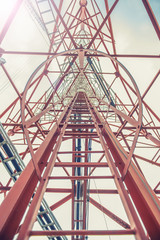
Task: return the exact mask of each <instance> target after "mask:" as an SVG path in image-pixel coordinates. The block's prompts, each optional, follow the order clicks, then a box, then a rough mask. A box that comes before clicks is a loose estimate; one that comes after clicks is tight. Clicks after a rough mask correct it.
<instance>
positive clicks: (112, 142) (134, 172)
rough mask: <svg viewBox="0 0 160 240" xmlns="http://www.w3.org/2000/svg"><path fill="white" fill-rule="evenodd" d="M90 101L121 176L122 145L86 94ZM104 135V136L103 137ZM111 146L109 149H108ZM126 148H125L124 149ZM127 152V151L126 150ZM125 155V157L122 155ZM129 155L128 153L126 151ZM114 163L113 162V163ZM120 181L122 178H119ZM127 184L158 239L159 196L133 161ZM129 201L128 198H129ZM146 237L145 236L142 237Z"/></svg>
mask: <svg viewBox="0 0 160 240" xmlns="http://www.w3.org/2000/svg"><path fill="white" fill-rule="evenodd" d="M85 97H86V99H87V101H88V106H89V107H90V111H91V114H92V118H93V119H95V120H94V121H95V126H96V129H97V132H99V137H100V139H101V143H102V146H103V148H104V149H105V151H106V152H107V155H108V158H110V161H111V162H113V160H112V159H114V161H115V164H116V166H117V167H118V169H119V171H120V173H121V177H122V173H123V169H124V166H125V160H126V161H127V158H126V159H125V158H124V155H123V154H122V151H121V149H122V146H121V145H120V143H119V142H118V140H117V139H116V137H115V135H114V134H113V133H112V131H111V129H110V127H109V125H107V124H106V123H104V124H102V123H103V119H102V117H101V116H100V114H99V113H98V111H97V109H96V108H95V107H94V106H93V105H92V104H91V102H90V100H89V99H88V98H87V96H85ZM98 123H101V124H102V126H103V127H102V128H101V129H100V128H99V127H98ZM101 136H103V138H102V137H101ZM108 148H109V151H108ZM123 150H124V149H123ZM124 152H125V151H124ZM122 155H123V157H122ZM126 156H127V153H126ZM112 164H113V163H112ZM119 181H120V179H119ZM125 184H126V186H127V188H128V191H129V193H130V195H131V198H132V200H133V201H134V203H135V206H136V208H137V210H138V213H139V214H140V216H141V219H142V221H143V223H144V225H145V227H146V229H147V232H148V234H149V236H150V237H151V239H152V240H158V239H159V236H160V205H159V201H158V198H157V197H156V195H155V193H154V192H153V190H152V189H151V187H150V186H149V185H148V183H147V181H146V179H145V178H144V176H143V175H142V174H141V172H140V171H139V170H138V169H137V167H136V166H135V164H134V163H133V162H132V163H131V165H130V167H129V169H128V173H127V175H126V178H125ZM127 202H128V200H127ZM132 217H133V218H134V217H136V213H134V214H133V215H132ZM134 222H135V224H136V228H137V229H138V228H139V226H138V224H137V220H136V221H134ZM142 239H144V238H142Z"/></svg>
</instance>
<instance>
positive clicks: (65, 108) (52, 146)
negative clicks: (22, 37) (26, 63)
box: [0, 0, 160, 240]
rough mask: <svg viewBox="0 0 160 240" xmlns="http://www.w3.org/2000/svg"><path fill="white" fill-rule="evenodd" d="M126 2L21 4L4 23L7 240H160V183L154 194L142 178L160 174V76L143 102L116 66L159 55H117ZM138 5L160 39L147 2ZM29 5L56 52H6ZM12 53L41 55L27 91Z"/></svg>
mask: <svg viewBox="0 0 160 240" xmlns="http://www.w3.org/2000/svg"><path fill="white" fill-rule="evenodd" d="M119 2H121V0H115V1H110V5H109V3H108V1H107V0H104V2H103V7H102V6H101V4H102V1H101V3H100V1H98V0H97V1H96V0H90V1H89V0H88V1H87V0H80V1H77V0H70V1H67V3H66V1H63V0H60V1H54V0H35V1H31V0H26V1H22V0H17V2H16V4H15V6H14V8H13V10H12V12H11V14H10V15H9V17H8V19H7V20H6V23H5V24H4V27H3V28H2V31H1V35H0V43H1V44H2V45H1V46H2V48H1V49H0V54H1V58H0V65H1V70H2V74H3V75H2V76H3V78H4V79H7V80H8V81H9V82H10V84H11V85H12V87H13V89H14V90H15V93H16V94H17V97H16V98H15V100H14V101H13V102H12V103H10V105H9V106H8V107H7V108H6V109H5V110H4V111H3V112H2V113H1V122H2V124H1V125H0V170H1V169H3V174H2V176H5V175H6V176H5V178H6V179H7V180H6V183H5V184H4V183H3V179H0V181H1V182H0V193H1V194H0V195H1V197H3V198H4V199H3V201H2V204H1V206H0V239H3V240H5V239H6V240H8V239H18V240H20V239H21V240H22V239H23V240H24V239H29V238H32V237H34V236H45V237H46V238H48V239H56V240H63V239H64V240H67V239H71V240H76V239H82V240H86V239H92V237H93V239H95V238H94V236H96V238H97V237H98V239H106V237H107V236H108V237H109V238H108V239H122V238H121V236H122V235H123V239H137V240H144V239H148V240H149V239H151V240H158V239H159V238H160V208H159V207H160V204H159V194H160V188H159V187H160V181H158V180H156V185H155V186H154V187H153V186H151V184H150V183H148V181H147V176H145V173H144V171H143V163H147V164H148V166H152V167H154V169H156V171H157V169H158V168H159V167H160V124H159V123H160V118H159V116H158V115H157V114H156V113H155V112H154V111H153V109H152V108H151V107H150V106H149V105H148V104H147V102H146V101H145V99H144V98H145V97H146V95H147V94H148V92H149V91H150V89H151V87H153V85H154V84H155V82H157V81H158V79H159V75H160V71H158V72H157V73H155V77H154V78H153V80H151V81H150V84H149V86H148V87H146V90H145V92H144V93H143V94H142V95H141V94H140V92H139V89H138V87H137V84H136V82H135V80H134V78H133V77H132V75H131V74H130V73H129V71H128V70H127V69H126V68H125V66H124V65H123V64H122V63H120V62H119V61H118V59H119V58H143V59H144V58H151V59H152V58H153V59H159V56H158V55H151V54H150V55H149V54H148V55H144V54H139V55H138V54H136V55H133V54H118V53H117V51H116V46H115V40H114V32H113V28H112V22H111V16H112V14H114V11H115V9H116V7H117V6H118V4H119ZM140 2H142V3H143V6H144V10H145V11H146V13H147V14H148V17H149V18H150V20H151V24H152V25H153V29H154V30H155V35H156V37H158V38H159V39H160V30H159V25H158V22H157V20H156V17H155V15H154V13H153V11H152V8H151V6H150V3H149V1H148V0H142V1H140ZM22 7H25V8H26V9H28V10H27V11H28V12H29V14H30V16H31V17H32V18H34V21H35V22H36V23H37V24H38V26H39V30H40V31H41V33H43V37H45V40H46V41H47V43H48V44H49V49H45V48H42V51H33V50H32V47H30V49H31V50H29V49H28V50H27V51H19V50H16V51H15V49H14V51H11V50H10V49H7V48H6V46H7V45H6V44H4V46H3V42H5V39H7V34H8V31H9V29H10V28H12V26H14V19H16V17H17V15H18V13H19V12H18V11H20V10H21V8H22ZM102 8H104V9H105V11H104V9H102ZM19 9H20V10H19ZM104 13H105V14H104ZM12 55H14V56H15V57H17V58H18V57H19V56H20V57H21V56H29V57H33V56H37V57H43V61H42V63H41V64H40V65H39V64H38V67H37V65H36V64H37V63H35V65H34V63H33V62H32V63H33V67H31V66H30V67H29V75H30V77H29V80H28V81H27V83H26V82H25V84H26V86H25V88H24V90H23V91H22V92H21V91H19V89H18V88H17V86H16V83H15V79H14V77H13V76H12V75H13V73H14V72H13V71H12V70H11V69H9V68H11V64H12V58H11V56H12ZM7 57H8V61H10V59H11V63H10V62H8V61H7V62H6V64H5V59H6V58H7ZM20 59H21V58H20ZM22 60H23V59H22ZM18 66H19V63H18V64H17V68H18ZM22 76H24V77H25V74H24V73H23V75H22ZM27 76H28V75H27ZM15 146H16V148H17V149H16V148H15ZM144 149H145V151H146V152H145V153H144V151H143V150H144ZM156 171H155V174H156ZM5 173H6V174H5ZM7 173H8V175H7ZM153 175H154V173H153ZM2 178H3V177H2ZM156 179H157V176H156ZM51 196H52V197H51ZM101 196H102V197H101ZM117 207H118V208H117ZM61 208H62V209H63V210H62V211H60V209H61ZM63 211H64V212H63ZM65 212H66V213H65ZM102 215H103V216H104V218H105V219H107V220H105V221H106V222H105V224H102V223H101V221H102V220H101V216H102ZM107 221H108V223H109V224H107ZM38 224H39V225H40V228H39V225H38ZM65 226H67V227H66V228H65ZM114 236H115V237H116V238H114ZM125 237H126V238H125Z"/></svg>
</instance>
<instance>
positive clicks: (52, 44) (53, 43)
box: [52, 41, 62, 45]
mask: <svg viewBox="0 0 160 240" xmlns="http://www.w3.org/2000/svg"><path fill="white" fill-rule="evenodd" d="M61 42H62V41H59V42H55V43H53V44H52V45H57V44H59V43H61Z"/></svg>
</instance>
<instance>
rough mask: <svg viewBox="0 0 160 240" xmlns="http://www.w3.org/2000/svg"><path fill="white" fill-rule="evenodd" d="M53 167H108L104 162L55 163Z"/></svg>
mask: <svg viewBox="0 0 160 240" xmlns="http://www.w3.org/2000/svg"><path fill="white" fill-rule="evenodd" d="M55 167H108V164H107V163H106V162H102V163H97V162H56V163H55Z"/></svg>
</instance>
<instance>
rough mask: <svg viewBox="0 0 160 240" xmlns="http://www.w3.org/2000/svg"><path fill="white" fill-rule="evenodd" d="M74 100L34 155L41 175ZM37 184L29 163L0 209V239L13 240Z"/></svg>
mask: <svg viewBox="0 0 160 240" xmlns="http://www.w3.org/2000/svg"><path fill="white" fill-rule="evenodd" d="M74 99H75V98H74ZM74 99H72V101H71V103H70V105H69V106H67V107H66V108H65V109H64V111H63V113H62V114H61V116H60V118H59V119H58V121H57V124H56V125H54V127H53V128H52V129H51V130H50V132H49V133H48V135H47V137H46V138H45V140H44V142H43V143H42V144H41V146H40V147H39V149H38V150H37V152H36V153H35V159H36V162H37V165H38V166H39V169H40V172H41V173H42V172H43V169H44V168H45V166H46V163H47V161H48V158H49V157H50V154H51V151H52V149H53V147H54V145H55V143H56V140H57V139H58V136H59V133H60V128H59V124H60V123H62V122H63V119H64V117H65V116H66V113H67V111H68V110H69V108H70V107H71V105H72V103H73V101H74ZM37 183H38V177H37V174H36V171H35V168H34V166H33V163H32V161H30V162H29V164H28V165H27V167H26V168H25V170H24V171H23V172H22V174H21V175H20V177H19V178H18V180H17V181H16V183H15V185H14V186H13V187H12V189H11V190H10V192H9V193H8V195H7V197H6V198H5V199H4V201H3V203H2V205H1V207H0V216H1V218H0V239H3V240H9V239H13V236H14V235H15V234H16V231H17V229H18V227H19V224H20V221H21V219H22V217H23V215H24V213H25V210H26V208H27V206H28V204H29V201H30V199H31V197H32V195H33V193H34V191H35V188H36V186H37ZM15 216H16V217H15ZM8 226H9V227H8Z"/></svg>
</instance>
